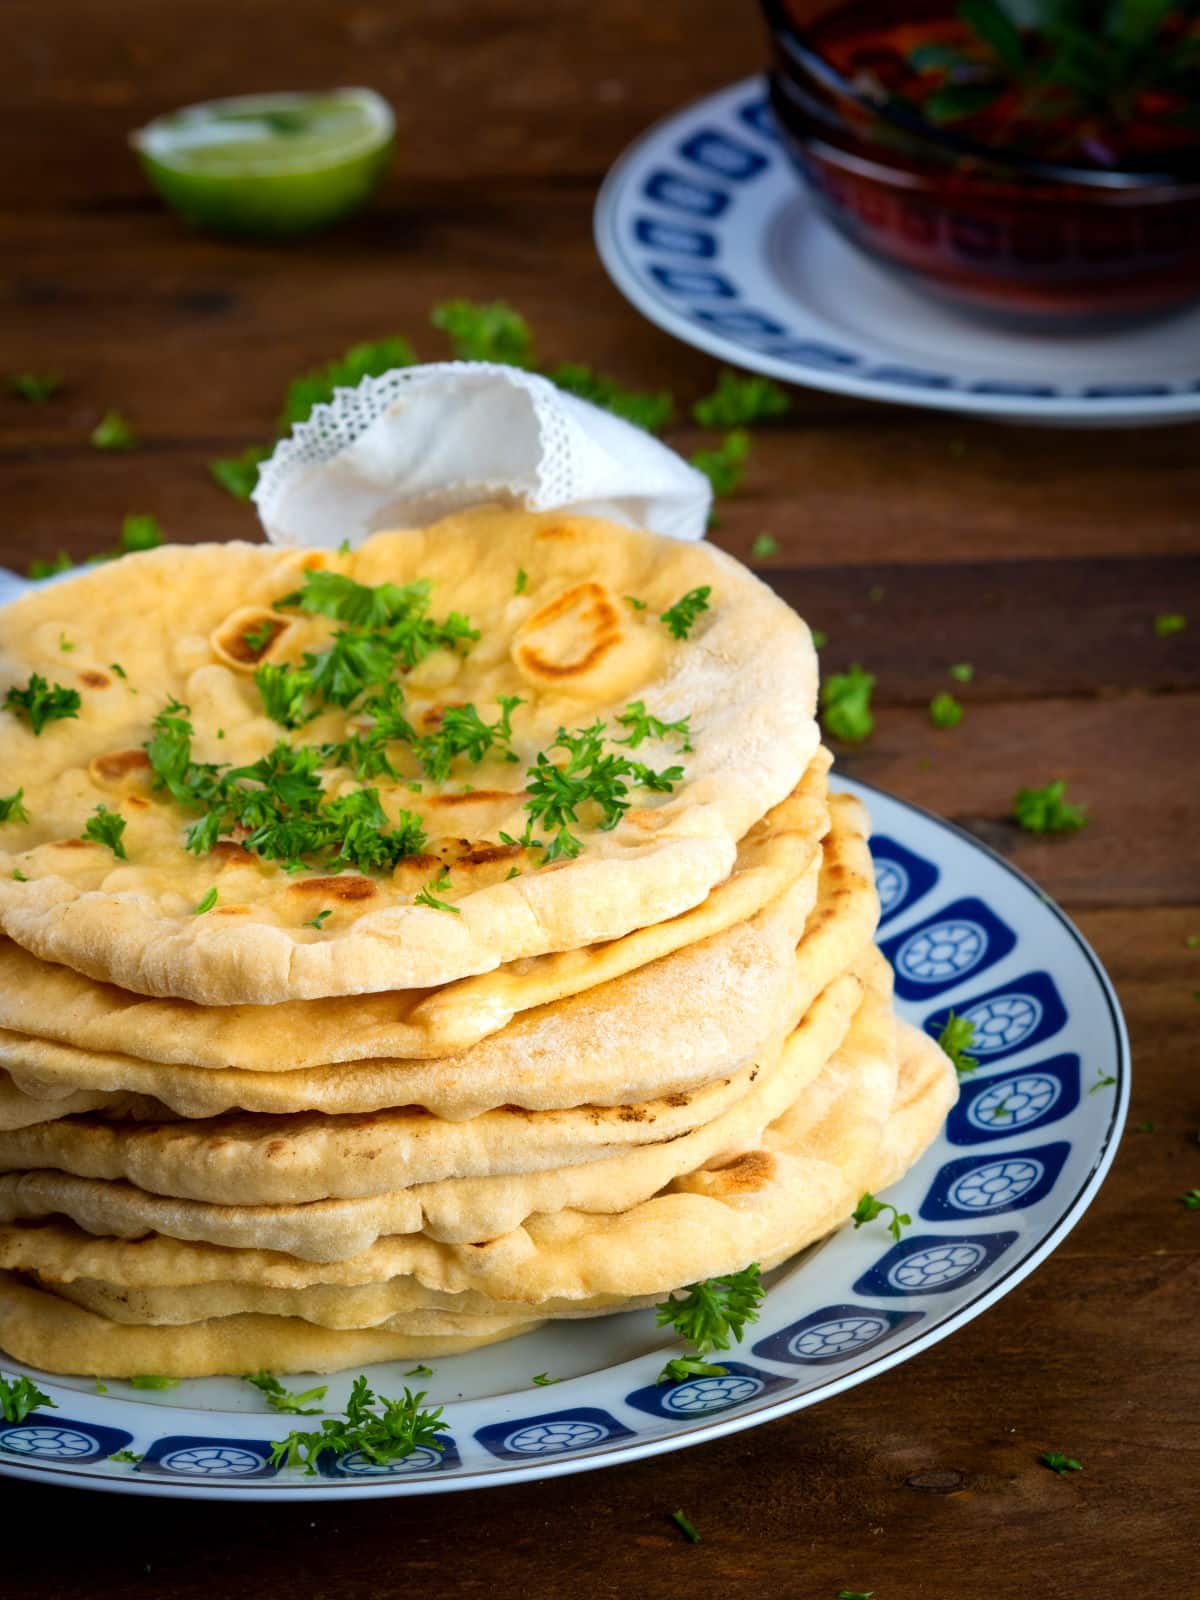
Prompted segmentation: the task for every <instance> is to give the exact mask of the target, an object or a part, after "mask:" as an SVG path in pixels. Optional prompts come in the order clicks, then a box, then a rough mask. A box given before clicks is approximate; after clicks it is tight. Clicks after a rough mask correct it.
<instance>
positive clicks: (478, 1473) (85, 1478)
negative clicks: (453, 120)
mask: <svg viewBox="0 0 1200 1600" xmlns="http://www.w3.org/2000/svg"><path fill="white" fill-rule="evenodd" d="M838 779H839V781H841V782H843V783H846V784H848V785H850V786H852V787H854V788H858V789H861V790H865V791H867V792H868V793H869V794H872V795H879V796H880V797H881V798H883V799H886V800H888V801H890V802H891V803H893V804H895V805H898V806H900V807H901V808H902V809H904V810H906V811H909V812H911V813H912V814H913V815H914V816H916V817H918V818H919V819H920V820H921V821H922V822H924V823H928V824H931V825H932V826H933V827H935V828H937V829H939V830H944V831H945V832H948V833H950V834H951V835H952V836H954V837H955V838H957V839H959V840H960V841H962V842H963V843H965V844H966V845H968V847H969V848H971V849H973V850H977V851H980V852H982V853H983V854H984V855H985V856H986V857H988V858H989V859H990V860H991V861H992V862H993V863H994V864H995V865H997V866H999V867H1001V868H1003V870H1004V871H1005V872H1006V873H1008V874H1009V876H1010V877H1012V878H1014V879H1015V880H1016V882H1017V883H1018V884H1019V885H1020V887H1021V888H1022V889H1024V890H1025V891H1026V892H1028V893H1030V894H1033V895H1034V896H1036V898H1037V899H1038V900H1039V901H1040V902H1041V904H1042V905H1043V906H1044V907H1045V908H1046V909H1047V910H1048V911H1049V912H1050V913H1051V915H1052V916H1053V917H1054V919H1055V920H1056V922H1057V923H1058V925H1059V928H1060V929H1061V931H1062V932H1063V933H1064V934H1065V935H1066V937H1067V938H1069V939H1071V940H1072V941H1073V942H1074V944H1075V945H1076V947H1077V948H1078V950H1079V952H1080V954H1081V955H1082V956H1083V959H1084V961H1085V962H1086V963H1087V966H1088V967H1089V969H1090V970H1091V972H1092V974H1093V975H1094V977H1095V978H1096V979H1097V981H1098V984H1099V988H1100V992H1101V994H1102V995H1103V996H1104V1000H1105V1004H1106V1006H1107V1011H1108V1020H1109V1023H1110V1025H1111V1029H1112V1034H1113V1039H1114V1042H1115V1044H1116V1054H1117V1066H1118V1071H1117V1079H1118V1083H1117V1093H1116V1094H1115V1095H1114V1097H1113V1104H1112V1109H1111V1111H1110V1114H1109V1120H1108V1125H1107V1127H1106V1129H1105V1131H1104V1134H1103V1136H1102V1139H1101V1142H1100V1144H1099V1146H1098V1148H1097V1151H1096V1155H1095V1159H1094V1161H1093V1163H1092V1165H1091V1167H1090V1169H1089V1171H1088V1174H1087V1177H1086V1179H1085V1180H1084V1181H1083V1183H1082V1184H1081V1185H1080V1186H1079V1187H1078V1188H1077V1189H1076V1190H1075V1191H1074V1193H1073V1195H1072V1197H1071V1199H1070V1201H1069V1202H1068V1203H1067V1204H1066V1206H1065V1208H1064V1209H1063V1210H1062V1212H1061V1213H1060V1214H1059V1216H1058V1218H1057V1220H1056V1221H1055V1222H1054V1223H1053V1224H1052V1225H1051V1226H1050V1227H1049V1228H1047V1230H1046V1232H1045V1233H1044V1235H1043V1236H1042V1238H1041V1239H1040V1240H1039V1241H1038V1243H1037V1244H1036V1245H1035V1246H1034V1247H1033V1248H1032V1249H1031V1250H1030V1251H1029V1253H1028V1254H1027V1255H1026V1256H1024V1257H1023V1258H1022V1259H1021V1260H1020V1261H1018V1262H1016V1263H1015V1264H1014V1265H1013V1266H1011V1267H1010V1268H1008V1269H1007V1271H1005V1272H1004V1273H1002V1274H1001V1275H1000V1276H999V1277H998V1278H997V1279H996V1281H995V1282H994V1283H992V1284H991V1285H990V1286H989V1287H988V1288H987V1289H986V1290H985V1291H983V1292H982V1293H981V1294H979V1295H978V1296H976V1297H974V1298H972V1299H971V1300H969V1301H967V1302H966V1303H965V1304H964V1305H962V1306H960V1307H959V1308H958V1309H957V1310H955V1311H952V1312H949V1313H948V1314H947V1315H946V1316H945V1317H944V1318H942V1319H941V1320H940V1321H938V1322H937V1323H935V1324H934V1325H933V1326H932V1327H930V1328H928V1329H926V1330H924V1331H923V1332H921V1333H919V1334H916V1335H914V1336H913V1337H912V1338H911V1339H909V1340H906V1341H905V1342H904V1343H903V1344H900V1345H898V1346H896V1347H894V1348H893V1349H892V1350H891V1351H890V1352H889V1353H887V1354H881V1355H879V1356H878V1357H876V1358H875V1359H874V1360H868V1361H865V1362H864V1363H863V1364H862V1365H861V1366H860V1367H856V1368H855V1369H853V1370H852V1371H849V1372H846V1373H843V1374H842V1375H841V1376H840V1377H837V1378H833V1379H831V1380H830V1381H829V1382H828V1383H825V1384H822V1385H820V1386H819V1387H818V1388H815V1389H808V1390H804V1391H802V1392H801V1393H799V1394H793V1395H790V1396H781V1397H777V1398H771V1397H769V1396H765V1397H764V1398H763V1399H762V1401H761V1403H760V1404H758V1405H753V1404H750V1405H747V1406H746V1407H745V1408H744V1409H742V1410H739V1411H738V1412H736V1413H732V1414H730V1413H722V1414H717V1415H715V1416H713V1417H712V1418H710V1419H709V1420H707V1421H704V1420H697V1421H696V1422H694V1423H691V1424H687V1425H684V1426H681V1427H679V1428H678V1429H676V1430H675V1431H673V1432H671V1433H667V1434H662V1435H659V1436H657V1437H651V1438H646V1439H644V1440H640V1441H639V1440H638V1439H637V1438H636V1437H635V1438H634V1439H632V1440H622V1441H620V1442H619V1443H617V1444H614V1445H611V1446H609V1447H608V1448H607V1449H605V1448H602V1447H597V1448H594V1449H592V1450H582V1451H579V1452H578V1453H577V1454H575V1455H572V1456H558V1457H554V1458H552V1459H549V1460H542V1461H541V1462H533V1461H531V1462H529V1463H528V1464H527V1465H517V1466H513V1465H507V1464H506V1465H503V1466H500V1467H489V1468H487V1469H486V1470H478V1469H476V1470H474V1471H470V1472H461V1473H455V1474H453V1475H452V1476H447V1477H445V1478H441V1477H439V1476H437V1475H436V1474H435V1475H432V1476H430V1477H427V1478H414V1479H413V1480H412V1481H409V1482H406V1481H405V1480H404V1479H403V1478H402V1477H395V1478H379V1479H375V1480H374V1481H373V1482H355V1481H350V1480H347V1479H344V1478H343V1479H336V1480H335V1479H327V1478H323V1477H320V1476H314V1477H306V1478H305V1479H304V1480H303V1482H296V1483H290V1484H279V1483H278V1481H277V1480H275V1482H274V1483H273V1485H272V1486H271V1487H265V1486H262V1485H260V1484H253V1483H247V1484H246V1485H245V1486H244V1487H242V1486H239V1485H238V1483H237V1482H236V1480H234V1481H229V1480H224V1481H222V1482H221V1483H220V1484H217V1483H213V1484H195V1483H193V1484H185V1483H181V1484H178V1485H176V1484H174V1483H169V1482H162V1481H160V1480H155V1479H148V1478H139V1477H137V1476H136V1475H134V1474H128V1475H123V1474H121V1475H118V1474H112V1473H102V1472H96V1473H94V1474H93V1473H88V1472H86V1471H84V1470H82V1469H80V1468H72V1467H69V1466H56V1465H51V1464H49V1463H47V1464H46V1465H45V1466H42V1467H32V1466H27V1465H25V1464H24V1463H22V1462H21V1461H19V1460H15V1461H10V1460H8V1459H6V1458H5V1453H4V1452H2V1451H0V1478H3V1477H12V1478H18V1479H21V1480H23V1481H26V1482H30V1483H37V1484H42V1485H46V1486H50V1485H57V1486H58V1487H65V1488H72V1489H94V1490H98V1491H99V1492H101V1493H108V1494H130V1495H148V1496H151V1497H154V1498H158V1499H170V1500H234V1501H240V1500H251V1501H257V1502H262V1501H267V1500H271V1501H289V1502H291V1501H296V1500H312V1499H317V1500H343V1499H352V1500H362V1499H378V1498H388V1499H390V1498H392V1497H395V1496H404V1497H414V1496H420V1495H437V1494H457V1493H462V1492H465V1491H467V1490H476V1489H495V1488H502V1487H506V1486H508V1485H510V1484H511V1485H516V1484H524V1483H536V1482H540V1481H542V1480H543V1479H546V1478H550V1477H555V1478H558V1477H564V1476H574V1475H575V1474H576V1473H580V1472H591V1471H596V1470H597V1469H599V1468H601V1467H606V1466H619V1465H626V1464H631V1463H633V1462H637V1461H645V1460H648V1459H649V1458H651V1457H653V1456H659V1455H664V1454H668V1453H670V1452H672V1451H675V1450H683V1449H688V1448H690V1447H691V1446H693V1445H698V1444H705V1443H708V1442H709V1441H711V1440H713V1439H718V1438H724V1437H726V1436H727V1435H731V1434H735V1433H741V1432H742V1431H744V1430H745V1429H747V1428H753V1427H757V1426H759V1425H760V1424H762V1423H765V1422H774V1421H777V1420H780V1419H781V1418H783V1417H787V1416H792V1415H794V1414H795V1413H796V1412H799V1411H804V1410H807V1409H808V1408H809V1407H810V1406H813V1405H817V1404H819V1403H820V1402H821V1401H824V1400H830V1399H833V1398H835V1397H836V1396H837V1395H840V1394H844V1393H846V1392H847V1390H849V1389H854V1388H857V1387H858V1386H859V1385H860V1384H862V1383H866V1382H867V1381H868V1380H869V1379H871V1378H875V1377H878V1376H881V1375H882V1374H883V1373H885V1372H889V1371H891V1369H892V1368H893V1367H896V1366H899V1365H900V1364H901V1363H902V1362H904V1361H908V1360H911V1359H913V1358H914V1357H916V1356H918V1355H921V1354H923V1353H924V1352H925V1351H927V1350H930V1349H932V1348H933V1347H934V1346H935V1345H937V1344H940V1343H941V1341H942V1340H943V1339H946V1338H949V1336H950V1335H951V1334H952V1333H957V1332H958V1330H959V1329H960V1328H963V1327H965V1326H966V1325H967V1324H968V1323H969V1322H973V1321H974V1320H975V1318H976V1317H978V1316H982V1314H983V1313H984V1312H985V1311H989V1310H991V1309H992V1307H993V1306H995V1305H996V1304H997V1302H999V1301H1000V1300H1002V1299H1003V1298H1004V1297H1005V1296H1006V1295H1007V1294H1009V1293H1011V1291H1012V1290H1013V1289H1015V1288H1017V1287H1018V1285H1019V1284H1021V1283H1022V1282H1023V1281H1024V1280H1025V1279H1026V1278H1027V1277H1028V1276H1029V1275H1030V1273H1032V1272H1033V1271H1034V1270H1035V1268H1037V1267H1039V1266H1041V1264H1042V1263H1043V1262H1044V1261H1045V1260H1046V1259H1047V1258H1048V1257H1049V1256H1050V1255H1052V1254H1053V1252H1054V1251H1055V1250H1057V1249H1058V1247H1059V1245H1060V1244H1061V1243H1062V1242H1063V1240H1064V1239H1065V1238H1066V1237H1067V1236H1068V1234H1070V1233H1071V1231H1072V1230H1073V1229H1074V1228H1075V1227H1076V1225H1077V1224H1078V1223H1079V1221H1080V1220H1081V1219H1082V1217H1083V1216H1084V1214H1085V1213H1086V1212H1087V1210H1088V1209H1089V1207H1090V1206H1091V1204H1092V1202H1093V1201H1094V1200H1095V1198H1096V1195H1097V1194H1098V1193H1099V1190H1100V1187H1101V1185H1102V1184H1103V1182H1104V1179H1105V1178H1106V1177H1107V1175H1108V1172H1109V1170H1110V1168H1111V1167H1112V1164H1113V1162H1114V1160H1115V1159H1116V1154H1117V1150H1118V1149H1119V1147H1120V1143H1121V1135H1122V1133H1123V1131H1124V1128H1125V1122H1126V1119H1127V1116H1128V1111H1129V1101H1130V1096H1131V1093H1132V1053H1131V1049H1130V1043H1129V1032H1128V1028H1127V1026H1126V1022H1125V1017H1124V1013H1123V1011H1122V1009H1121V1003H1120V999H1119V997H1118V995H1117V992H1116V987H1115V985H1114V984H1113V981H1112V979H1111V978H1110V977H1109V975H1108V973H1107V972H1106V970H1105V968H1104V965H1103V963H1102V962H1101V960H1100V958H1099V956H1098V955H1097V954H1096V952H1095V950H1093V948H1092V946H1091V944H1090V943H1089V941H1088V940H1087V939H1086V938H1085V937H1084V935H1083V933H1082V932H1081V931H1080V929H1079V928H1078V927H1076V925H1075V923H1074V922H1073V921H1072V919H1071V918H1070V917H1069V916H1068V915H1067V913H1066V912H1065V911H1064V910H1063V909H1062V907H1061V906H1060V905H1059V904H1058V903H1057V902H1056V901H1055V900H1052V899H1051V898H1050V896H1048V895H1047V894H1045V893H1044V891H1043V890H1042V889H1040V888H1039V887H1038V885H1037V883H1036V882H1035V881H1034V880H1033V879H1032V878H1031V877H1030V876H1029V875H1028V873H1026V872H1024V871H1022V869H1021V868H1020V867H1018V866H1016V865H1015V864H1014V863H1013V862H1011V861H1009V860H1007V859H1006V858H1005V857H1004V856H1002V855H1001V854H1000V853H999V852H998V851H997V850H994V849H993V848H992V847H991V846H990V845H988V844H986V843H985V842H984V841H983V840H982V839H980V838H978V837H977V836H976V835H975V834H973V833H971V832H970V831H969V830H968V829H966V828H963V827H961V826H960V825H959V824H958V823H956V822H953V821H951V820H950V819H949V818H947V817H941V816H938V815H937V814H936V812H932V811H930V810H928V809H927V808H926V807H924V806H921V805H918V804H917V803H916V802H915V801H913V800H908V799H905V798H904V797H902V796H900V795H895V794H892V793H890V792H889V791H888V790H886V789H883V788H881V787H880V786H879V785H878V784H875V783H871V782H870V781H869V780H867V779H864V778H856V777H853V776H850V775H847V774H841V773H839V774H838ZM842 1227H843V1228H844V1227H845V1224H844V1223H843V1224H842ZM837 1231H840V1230H837ZM622 1364H623V1363H616V1365H622ZM603 1370H605V1371H611V1370H612V1368H605V1369H603ZM520 1392H521V1393H526V1392H528V1393H530V1394H532V1393H533V1392H534V1391H532V1390H529V1391H520ZM114 1403H115V1404H118V1405H120V1404H122V1403H128V1402H124V1401H123V1399H118V1400H116V1401H114ZM468 1403H469V1402H468ZM163 1409H164V1411H166V1410H168V1409H169V1408H166V1407H164V1408H163Z"/></svg>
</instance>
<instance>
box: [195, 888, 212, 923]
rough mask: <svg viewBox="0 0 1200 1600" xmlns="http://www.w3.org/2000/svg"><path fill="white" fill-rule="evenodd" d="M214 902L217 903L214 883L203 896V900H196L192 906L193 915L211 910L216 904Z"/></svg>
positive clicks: (199, 914)
mask: <svg viewBox="0 0 1200 1600" xmlns="http://www.w3.org/2000/svg"><path fill="white" fill-rule="evenodd" d="M216 903H217V889H216V885H215V884H214V885H213V887H212V888H211V889H210V890H209V891H208V893H207V894H206V895H205V896H204V899H203V900H198V901H197V902H196V904H195V905H194V906H193V907H192V915H193V916H194V917H202V916H203V915H204V913H205V912H206V911H211V910H212V908H213V907H214V906H215V905H216Z"/></svg>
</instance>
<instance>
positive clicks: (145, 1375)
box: [129, 1372, 179, 1389]
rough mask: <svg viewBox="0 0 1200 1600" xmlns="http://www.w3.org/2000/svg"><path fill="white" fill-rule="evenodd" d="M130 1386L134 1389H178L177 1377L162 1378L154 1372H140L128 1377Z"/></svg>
mask: <svg viewBox="0 0 1200 1600" xmlns="http://www.w3.org/2000/svg"><path fill="white" fill-rule="evenodd" d="M129 1383H130V1386H131V1387H132V1388H134V1389H178V1387H179V1379H178V1378H163V1377H160V1376H159V1374H158V1373H156V1372H140V1373H138V1375H137V1376H136V1377H133V1378H130V1380H129Z"/></svg>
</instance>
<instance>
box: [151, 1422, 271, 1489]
mask: <svg viewBox="0 0 1200 1600" xmlns="http://www.w3.org/2000/svg"><path fill="white" fill-rule="evenodd" d="M137 1470H138V1471H139V1472H142V1473H146V1474H148V1475H150V1476H152V1477H161V1478H181V1477H186V1478H236V1479H238V1481H239V1482H243V1483H244V1482H248V1481H250V1480H252V1479H257V1478H273V1477H274V1476H275V1474H276V1473H277V1472H278V1471H279V1468H278V1467H274V1466H272V1465H271V1442H270V1440H269V1439H217V1438H214V1437H213V1436H212V1434H199V1433H178V1434H171V1435H169V1436H168V1437H167V1438H165V1439H156V1440H155V1441H154V1443H153V1444H152V1445H151V1446H150V1448H149V1450H147V1451H146V1454H145V1455H144V1456H143V1457H142V1459H141V1461H140V1462H139V1463H138V1468H137Z"/></svg>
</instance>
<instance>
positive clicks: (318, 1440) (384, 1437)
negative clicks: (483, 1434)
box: [271, 1376, 445, 1476]
mask: <svg viewBox="0 0 1200 1600" xmlns="http://www.w3.org/2000/svg"><path fill="white" fill-rule="evenodd" d="M424 1398H425V1391H424V1390H420V1391H418V1392H417V1393H416V1394H414V1393H413V1392H412V1390H411V1389H408V1388H407V1387H406V1388H405V1390H404V1397H403V1399H400V1400H394V1399H388V1398H387V1397H386V1396H379V1397H376V1395H375V1394H374V1393H373V1392H372V1390H371V1388H370V1385H369V1384H368V1383H367V1380H366V1378H365V1377H361V1376H360V1377H357V1378H355V1380H354V1387H353V1389H352V1390H351V1392H350V1398H349V1400H348V1401H347V1402H346V1413H345V1417H344V1418H342V1417H327V1418H326V1419H325V1421H324V1422H322V1424H321V1426H320V1429H319V1430H314V1431H313V1432H311V1433H303V1432H293V1433H289V1434H288V1436H287V1438H286V1439H278V1440H276V1441H275V1442H274V1443H273V1444H272V1446H271V1463H272V1465H273V1466H280V1465H283V1466H288V1467H299V1466H303V1467H304V1468H305V1470H306V1472H307V1473H308V1474H309V1475H310V1476H315V1475H316V1470H317V1468H316V1462H317V1459H318V1458H319V1457H320V1456H322V1455H325V1454H331V1455H335V1456H342V1455H346V1454H348V1453H349V1452H350V1451H352V1450H355V1451H361V1452H362V1454H363V1455H365V1456H366V1458H367V1460H368V1461H371V1462H373V1463H374V1464H375V1465H376V1466H385V1465H386V1464H387V1463H388V1462H389V1461H402V1460H404V1459H405V1458H406V1457H407V1456H410V1455H412V1453H413V1451H414V1450H418V1449H427V1450H443V1449H445V1446H444V1445H443V1443H442V1441H441V1439H440V1438H439V1437H438V1432H439V1429H440V1428H441V1426H442V1407H441V1406H437V1407H429V1408H423V1407H422V1405H421V1402H422V1400H424Z"/></svg>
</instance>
